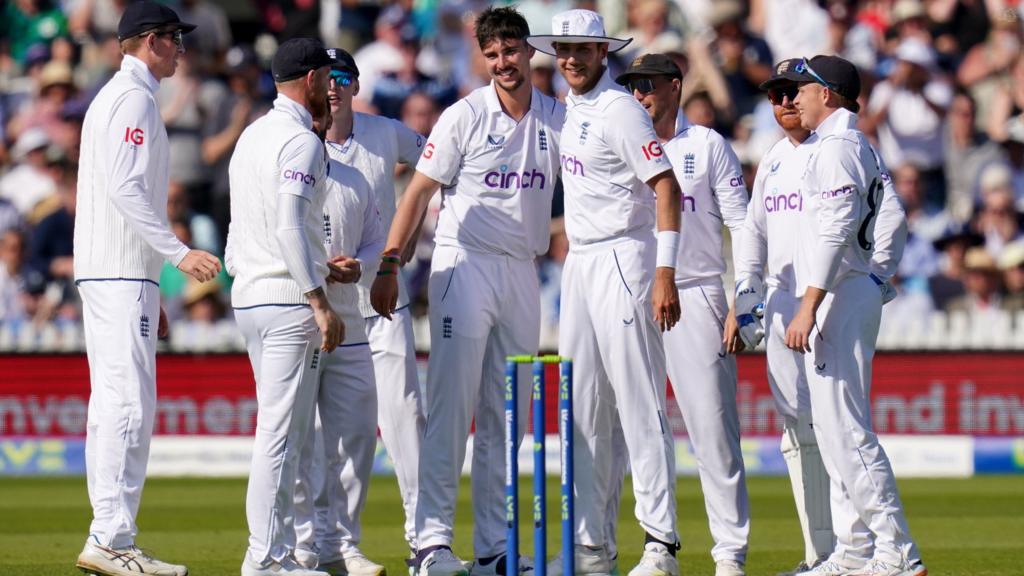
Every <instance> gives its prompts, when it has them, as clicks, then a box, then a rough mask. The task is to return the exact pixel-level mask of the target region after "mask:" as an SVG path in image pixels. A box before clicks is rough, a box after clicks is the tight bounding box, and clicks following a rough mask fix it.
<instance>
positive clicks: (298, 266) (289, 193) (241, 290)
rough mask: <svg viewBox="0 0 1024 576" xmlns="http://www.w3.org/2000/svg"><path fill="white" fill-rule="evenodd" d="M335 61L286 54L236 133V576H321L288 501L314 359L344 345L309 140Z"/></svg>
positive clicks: (319, 174) (298, 43)
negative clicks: (240, 386) (249, 388)
mask: <svg viewBox="0 0 1024 576" xmlns="http://www.w3.org/2000/svg"><path fill="white" fill-rule="evenodd" d="M330 65H331V60H330V58H328V56H327V53H326V51H325V49H324V47H323V45H322V44H321V43H320V42H319V41H317V40H313V39H311V38H294V39H291V40H288V41H286V42H284V43H283V44H281V46H280V48H279V49H278V52H277V54H275V55H274V59H273V62H272V63H271V68H272V72H273V75H274V81H275V83H276V85H277V91H278V96H277V99H276V100H275V101H274V108H273V109H272V110H271V111H270V112H268V113H267V114H266V115H265V116H263V117H262V118H260V119H258V120H256V121H255V122H253V123H252V124H251V125H249V127H248V128H246V129H245V131H244V132H243V133H242V136H241V138H239V140H238V144H237V146H236V147H235V151H234V153H233V154H232V157H231V164H230V166H229V177H230V183H231V225H230V229H229V232H228V247H227V261H228V269H229V272H231V273H232V274H233V275H234V276H235V282H234V284H233V285H232V288H231V297H232V305H233V306H234V308H235V319H236V321H237V322H238V326H239V329H240V330H241V332H242V335H243V336H244V337H245V342H246V347H247V348H248V351H249V359H250V360H251V361H252V366H253V374H254V375H255V379H256V391H257V394H256V397H257V400H258V413H257V417H256V437H255V442H254V445H253V458H252V470H251V472H250V474H249V489H248V493H247V494H246V516H247V518H248V521H249V549H248V551H247V552H246V554H245V559H244V561H243V562H242V575H243V576H263V575H270V574H282V573H284V574H294V575H301V576H324V575H325V574H326V572H319V571H314V570H307V569H305V568H303V567H302V566H300V565H299V564H298V563H297V562H296V561H295V559H294V550H295V544H296V542H295V529H294V513H293V509H294V491H295V477H296V471H297V466H298V462H299V455H300V452H301V450H302V445H303V443H304V441H305V439H306V437H307V436H308V435H309V428H310V425H311V422H312V420H313V414H314V404H315V399H316V392H317V381H318V379H319V377H320V369H321V366H320V364H321V357H320V356H321V352H326V353H330V352H331V351H333V350H334V349H335V348H336V347H337V346H338V343H339V342H340V341H342V340H343V338H344V325H343V324H342V323H341V321H340V319H339V318H338V316H337V314H336V313H335V312H334V310H333V309H332V307H331V304H330V302H329V301H328V299H327V295H326V293H325V291H324V284H325V283H326V281H327V280H326V279H328V277H329V279H330V280H336V281H341V280H344V279H345V277H344V271H343V270H341V269H339V268H338V267H337V266H334V265H331V264H329V263H328V262H327V254H326V251H325V249H324V240H323V236H324V233H323V205H324V199H325V190H326V188H325V179H326V176H327V153H326V151H325V150H324V146H323V142H321V141H320V139H319V138H318V137H317V135H316V134H315V133H314V132H313V131H312V130H311V127H312V124H313V117H314V116H322V115H323V114H324V108H326V107H327V105H328V104H327V86H328V74H329V71H330V69H329V66H330Z"/></svg>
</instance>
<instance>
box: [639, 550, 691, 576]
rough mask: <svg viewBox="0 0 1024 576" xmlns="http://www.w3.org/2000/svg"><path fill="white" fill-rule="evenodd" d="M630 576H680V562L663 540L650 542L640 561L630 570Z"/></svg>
mask: <svg viewBox="0 0 1024 576" xmlns="http://www.w3.org/2000/svg"><path fill="white" fill-rule="evenodd" d="M629 576H679V562H677V561H676V557H675V556H674V555H673V554H672V553H671V552H669V551H668V547H666V546H665V545H664V544H662V543H661V542H648V543H647V544H646V545H644V555H643V556H641V557H640V563H639V564H637V565H636V566H635V567H634V568H633V569H632V570H630V571H629Z"/></svg>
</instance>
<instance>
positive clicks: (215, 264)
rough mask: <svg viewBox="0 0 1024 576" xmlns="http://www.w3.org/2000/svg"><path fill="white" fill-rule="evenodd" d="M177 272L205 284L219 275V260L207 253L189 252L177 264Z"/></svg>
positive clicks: (199, 251) (200, 251)
mask: <svg viewBox="0 0 1024 576" xmlns="http://www.w3.org/2000/svg"><path fill="white" fill-rule="evenodd" d="M178 270H181V271H182V272H184V273H185V274H188V275H189V276H191V277H193V278H195V279H196V280H198V281H200V282H207V281H209V280H213V279H214V277H216V276H217V274H219V273H220V260H218V259H217V257H216V256H214V255H213V254H210V253H209V252H204V251H202V250H189V251H188V254H185V257H184V258H182V259H181V262H179V263H178Z"/></svg>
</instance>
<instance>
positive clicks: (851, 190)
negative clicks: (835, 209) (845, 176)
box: [821, 184, 857, 200]
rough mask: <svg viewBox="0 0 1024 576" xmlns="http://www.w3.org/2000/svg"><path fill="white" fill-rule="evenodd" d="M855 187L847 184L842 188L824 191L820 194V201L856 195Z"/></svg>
mask: <svg viewBox="0 0 1024 576" xmlns="http://www.w3.org/2000/svg"><path fill="white" fill-rule="evenodd" d="M856 193H857V187H856V186H854V185H853V184H847V185H846V186H843V187H842V188H836V189H835V190H825V191H823V192H822V193H821V198H822V200H828V199H829V198H838V197H840V196H848V195H850V194H856Z"/></svg>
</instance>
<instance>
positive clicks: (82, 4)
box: [68, 0, 132, 38]
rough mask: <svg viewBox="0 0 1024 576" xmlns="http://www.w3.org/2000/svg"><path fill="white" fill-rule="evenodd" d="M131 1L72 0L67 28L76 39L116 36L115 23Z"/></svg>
mask: <svg viewBox="0 0 1024 576" xmlns="http://www.w3.org/2000/svg"><path fill="white" fill-rule="evenodd" d="M131 2H132V0H72V1H71V2H70V4H69V7H68V11H69V12H70V17H69V20H68V28H69V29H70V31H71V35H72V36H74V37H76V38H81V37H86V36H90V35H91V36H93V37H105V36H108V35H111V34H113V35H115V36H116V35H117V23H118V22H120V20H121V14H123V13H124V9H125V6H127V5H128V4H131Z"/></svg>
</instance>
